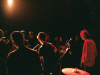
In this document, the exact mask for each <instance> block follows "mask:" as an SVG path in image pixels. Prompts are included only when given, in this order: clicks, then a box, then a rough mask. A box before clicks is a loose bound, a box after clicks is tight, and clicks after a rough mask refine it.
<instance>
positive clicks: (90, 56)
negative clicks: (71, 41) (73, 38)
mask: <svg viewBox="0 0 100 75" xmlns="http://www.w3.org/2000/svg"><path fill="white" fill-rule="evenodd" d="M80 37H81V38H82V40H84V44H83V51H82V57H81V65H80V66H81V67H82V64H83V65H84V70H85V71H87V72H89V73H90V74H91V75H93V72H94V70H93V67H94V64H95V59H96V57H97V49H96V44H95V42H94V41H93V40H92V39H91V37H90V34H89V32H88V31H87V30H85V29H84V30H82V31H81V32H80Z"/></svg>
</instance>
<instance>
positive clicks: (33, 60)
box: [0, 29, 97, 75]
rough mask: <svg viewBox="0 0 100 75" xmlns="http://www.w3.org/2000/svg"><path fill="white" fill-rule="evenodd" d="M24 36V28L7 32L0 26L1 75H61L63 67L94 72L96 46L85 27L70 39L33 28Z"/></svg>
mask: <svg viewBox="0 0 100 75" xmlns="http://www.w3.org/2000/svg"><path fill="white" fill-rule="evenodd" d="M26 37H27V35H26V34H25V31H24V30H21V31H13V32H11V34H10V35H8V34H7V33H6V32H5V33H4V31H3V30H2V29H0V66H1V67H0V70H1V71H0V74H1V75H50V74H51V75H61V74H63V73H61V69H62V68H79V69H82V68H83V70H85V71H87V72H89V73H90V74H91V75H92V74H93V68H94V64H95V59H96V57H97V48H96V44H95V42H94V41H93V40H92V38H91V37H90V34H89V32H88V31H87V30H82V31H81V32H80V36H75V38H70V39H63V37H62V36H56V35H55V36H52V34H51V33H50V32H48V33H45V32H39V33H38V34H35V33H34V32H33V31H30V32H29V34H28V37H27V38H26ZM80 37H81V38H82V40H83V41H82V40H81V38H80ZM66 49H68V50H67V52H66V53H65V51H66ZM57 63H59V64H57ZM82 65H84V67H83V66H82Z"/></svg>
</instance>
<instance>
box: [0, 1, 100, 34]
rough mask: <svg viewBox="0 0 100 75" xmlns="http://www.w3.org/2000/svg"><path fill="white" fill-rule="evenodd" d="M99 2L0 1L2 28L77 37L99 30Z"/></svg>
mask: <svg viewBox="0 0 100 75" xmlns="http://www.w3.org/2000/svg"><path fill="white" fill-rule="evenodd" d="M99 6H100V5H99V1H98V0H13V5H12V7H10V8H9V7H8V4H7V0H0V28H2V29H4V30H5V29H7V30H21V29H24V30H33V31H51V32H56V33H61V34H62V32H63V33H66V34H72V35H74V34H77V33H79V32H80V30H82V29H87V30H88V31H90V33H95V32H98V31H99V24H100V22H99V20H100V10H99Z"/></svg>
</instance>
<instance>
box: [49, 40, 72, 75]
mask: <svg viewBox="0 0 100 75" xmlns="http://www.w3.org/2000/svg"><path fill="white" fill-rule="evenodd" d="M70 41H71V40H69V41H68V42H67V43H66V44H65V46H66V47H65V51H64V53H63V54H62V56H61V57H60V58H59V60H58V63H57V64H56V65H55V67H54V68H53V69H52V71H51V72H50V75H52V73H53V71H54V69H55V68H56V67H57V66H58V65H59V64H60V73H61V63H60V62H61V59H62V58H63V57H64V55H65V54H66V53H67V51H68V47H69V42H70ZM60 73H59V75H60Z"/></svg>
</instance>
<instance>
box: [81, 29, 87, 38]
mask: <svg viewBox="0 0 100 75" xmlns="http://www.w3.org/2000/svg"><path fill="white" fill-rule="evenodd" d="M85 33H87V34H89V32H88V31H87V30H85V29H84V30H82V31H81V32H80V37H85Z"/></svg>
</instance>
